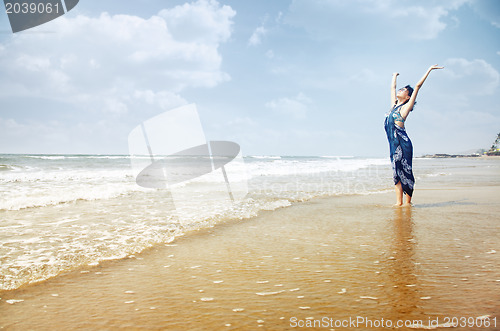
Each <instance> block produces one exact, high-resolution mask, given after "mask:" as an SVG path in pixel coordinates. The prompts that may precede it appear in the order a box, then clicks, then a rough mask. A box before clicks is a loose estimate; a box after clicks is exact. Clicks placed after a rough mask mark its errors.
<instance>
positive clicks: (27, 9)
mask: <svg viewBox="0 0 500 331" xmlns="http://www.w3.org/2000/svg"><path fill="white" fill-rule="evenodd" d="M5 9H6V11H7V14H28V13H29V14H52V13H56V14H58V13H59V10H61V8H60V6H59V3H55V4H52V3H41V2H40V3H36V2H22V3H19V2H15V3H10V2H6V3H5Z"/></svg>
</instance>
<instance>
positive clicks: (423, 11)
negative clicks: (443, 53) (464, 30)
mask: <svg viewBox="0 0 500 331" xmlns="http://www.w3.org/2000/svg"><path fill="white" fill-rule="evenodd" d="M466 2H468V1H467V0H448V1H442V2H438V3H436V2H428V1H426V2H413V1H409V0H406V1H405V0H383V1H380V0H353V1H341V0H294V1H293V3H292V4H291V6H290V13H289V15H288V16H287V17H286V18H285V22H286V23H288V24H291V25H293V26H297V27H303V28H305V29H306V30H308V31H309V32H311V33H312V34H313V35H315V36H316V37H318V38H328V39H330V38H332V39H335V38H338V37H337V36H336V35H338V34H342V36H350V37H353V38H356V37H360V36H370V37H372V38H373V39H379V38H385V37H387V36H389V35H392V34H394V33H397V34H398V35H399V38H401V39H404V38H407V37H408V38H411V39H415V40H419V39H432V38H435V37H436V36H437V35H438V34H439V33H440V32H441V31H442V30H444V29H445V28H446V23H445V22H443V21H442V18H443V17H445V16H447V15H448V12H449V11H450V10H454V9H457V8H458V7H460V6H461V5H462V4H464V3H466ZM396 37H398V36H396Z"/></svg>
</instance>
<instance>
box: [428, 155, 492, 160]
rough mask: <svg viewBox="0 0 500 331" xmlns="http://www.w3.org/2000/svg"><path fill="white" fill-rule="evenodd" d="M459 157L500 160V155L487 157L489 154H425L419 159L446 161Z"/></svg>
mask: <svg viewBox="0 0 500 331" xmlns="http://www.w3.org/2000/svg"><path fill="white" fill-rule="evenodd" d="M459 157H480V158H498V157H500V154H497V155H487V154H425V155H422V156H419V158H424V159H444V158H459Z"/></svg>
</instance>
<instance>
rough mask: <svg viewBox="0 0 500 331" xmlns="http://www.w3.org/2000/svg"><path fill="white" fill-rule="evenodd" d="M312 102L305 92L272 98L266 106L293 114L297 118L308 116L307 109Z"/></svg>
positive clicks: (284, 113)
mask: <svg viewBox="0 0 500 331" xmlns="http://www.w3.org/2000/svg"><path fill="white" fill-rule="evenodd" d="M311 104H312V101H311V99H309V98H308V97H307V96H306V95H304V94H303V93H299V94H298V95H297V96H295V97H292V98H281V99H276V100H272V101H270V102H267V103H266V105H265V106H266V108H269V109H272V110H273V111H276V112H278V113H280V114H283V115H286V116H292V117H293V118H295V119H302V118H305V117H306V114H307V111H308V109H309V107H310V105H311Z"/></svg>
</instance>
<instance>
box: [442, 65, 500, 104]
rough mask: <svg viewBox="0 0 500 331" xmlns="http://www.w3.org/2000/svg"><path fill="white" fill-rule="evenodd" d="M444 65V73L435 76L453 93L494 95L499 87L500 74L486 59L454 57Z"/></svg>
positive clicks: (443, 86)
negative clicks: (470, 59)
mask: <svg viewBox="0 0 500 331" xmlns="http://www.w3.org/2000/svg"><path fill="white" fill-rule="evenodd" d="M444 66H445V69H444V70H443V71H442V75H436V77H435V78H436V79H437V80H438V82H440V83H441V84H440V85H441V87H442V88H444V89H449V90H450V91H449V92H450V93H453V95H461V96H468V95H493V94H494V93H496V91H497V89H498V86H499V83H500V74H499V73H498V71H496V70H495V68H494V67H493V66H492V65H491V64H489V63H488V62H486V61H485V60H482V59H475V60H472V61H469V60H467V59H463V58H452V59H447V60H446V61H445V62H444ZM440 76H441V77H440ZM433 79H434V78H433Z"/></svg>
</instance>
